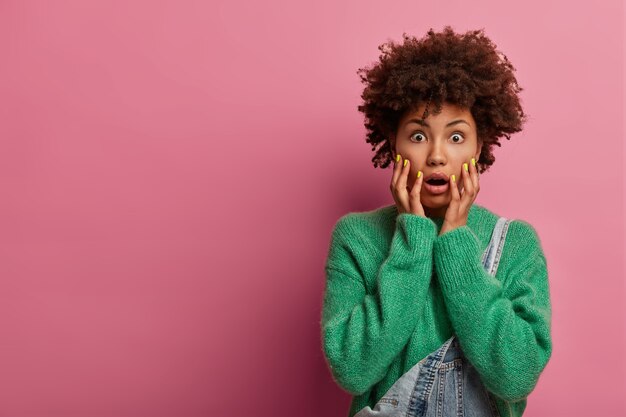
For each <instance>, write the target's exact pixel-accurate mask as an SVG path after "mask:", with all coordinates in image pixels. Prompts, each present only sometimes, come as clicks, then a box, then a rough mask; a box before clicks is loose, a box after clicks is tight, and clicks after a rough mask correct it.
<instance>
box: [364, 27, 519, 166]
mask: <svg viewBox="0 0 626 417" xmlns="http://www.w3.org/2000/svg"><path fill="white" fill-rule="evenodd" d="M403 38H404V42H403V43H402V44H397V43H395V42H393V41H388V42H386V43H383V44H382V45H380V46H379V47H378V49H379V50H380V51H381V52H382V53H381V54H380V56H379V61H378V62H376V63H375V64H374V65H373V66H371V67H369V68H368V67H366V68H359V69H358V71H357V74H358V75H359V76H360V78H361V82H362V83H363V84H365V88H364V90H363V93H362V94H361V98H362V99H363V103H362V104H361V105H359V106H358V110H359V111H360V112H362V113H363V114H364V115H365V127H366V128H367V135H366V136H367V138H366V142H367V143H370V144H371V145H372V150H373V151H375V155H374V157H373V158H372V162H373V164H374V168H376V167H378V166H380V167H382V168H386V167H387V166H388V165H389V164H390V163H391V161H392V142H393V141H394V140H395V135H396V132H397V128H398V124H399V122H400V120H401V119H402V117H403V116H404V115H405V114H406V113H407V112H409V111H413V110H415V109H417V108H418V107H419V105H420V103H424V102H425V103H427V106H426V109H425V112H424V116H423V118H425V117H426V116H427V115H428V110H429V109H428V106H429V105H430V104H431V103H432V104H433V105H434V106H435V108H434V110H433V112H434V113H435V114H438V113H440V112H441V106H442V104H443V103H444V102H445V103H450V104H453V105H457V106H459V107H461V108H465V109H469V110H470V112H471V114H472V116H473V117H474V120H475V122H476V130H477V132H476V133H477V135H478V139H479V141H481V142H482V144H483V146H482V151H481V153H480V157H479V159H478V161H476V163H477V168H478V172H479V173H482V172H484V171H486V170H488V169H489V167H490V166H491V165H492V164H493V163H494V161H495V157H494V155H493V153H492V149H493V146H494V145H497V146H502V145H501V144H500V142H499V138H500V137H502V136H505V137H506V138H507V139H508V140H510V138H511V137H510V134H511V133H515V132H519V131H521V130H522V125H523V124H524V123H525V122H526V121H527V117H528V115H527V114H524V111H523V109H522V106H521V104H520V99H519V97H518V93H519V92H521V91H522V90H523V89H522V88H521V87H519V85H518V84H517V80H516V79H515V76H514V74H513V72H514V71H515V68H514V67H513V65H512V64H511V63H510V62H509V60H508V59H507V57H506V55H504V54H503V53H502V52H500V51H498V50H496V45H495V44H494V43H493V42H492V41H491V40H490V39H489V38H487V37H486V36H485V34H484V29H480V30H470V31H468V32H466V33H465V34H456V33H454V31H453V30H452V28H451V27H450V26H445V27H444V29H443V31H442V32H439V33H435V32H434V31H433V29H432V28H431V29H430V30H429V31H428V33H427V34H426V35H425V36H424V37H423V38H422V39H417V38H415V37H412V36H409V35H407V34H406V33H403Z"/></svg>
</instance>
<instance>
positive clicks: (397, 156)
mask: <svg viewBox="0 0 626 417" xmlns="http://www.w3.org/2000/svg"><path fill="white" fill-rule="evenodd" d="M399 160H400V154H397V155H396V162H398V161H399Z"/></svg>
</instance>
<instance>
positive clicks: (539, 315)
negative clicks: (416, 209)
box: [321, 204, 552, 417]
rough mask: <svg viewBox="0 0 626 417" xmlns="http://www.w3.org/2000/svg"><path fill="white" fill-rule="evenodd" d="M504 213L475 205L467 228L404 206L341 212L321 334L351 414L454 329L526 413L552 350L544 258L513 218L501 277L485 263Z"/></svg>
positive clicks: (504, 403)
mask: <svg viewBox="0 0 626 417" xmlns="http://www.w3.org/2000/svg"><path fill="white" fill-rule="evenodd" d="M497 220H498V215H496V214H495V213H493V212H491V211H489V210H488V209H486V208H484V207H482V206H479V205H477V204H473V205H472V206H471V207H470V211H469V214H468V219H467V225H464V226H461V227H458V228H456V229H453V230H450V231H448V232H446V233H444V234H442V235H439V232H440V230H441V226H442V224H443V218H428V217H422V216H417V215H414V214H411V213H402V214H398V211H397V208H396V206H395V204H393V205H390V206H385V207H380V208H378V209H376V210H371V211H366V212H352V213H348V214H346V215H344V216H342V217H341V218H340V219H339V220H338V221H337V222H336V223H335V226H334V228H333V231H332V237H331V242H330V245H329V249H328V257H327V260H326V265H325V272H326V285H325V291H324V297H323V305H322V317H321V336H322V345H323V352H324V355H325V360H326V363H327V365H328V367H329V369H330V372H331V374H332V377H333V379H334V380H335V381H336V383H337V384H338V385H339V386H340V387H341V388H342V389H343V390H345V391H346V392H348V393H350V394H351V395H352V396H353V398H352V403H351V406H350V412H349V413H350V414H349V416H353V415H354V414H355V413H356V412H358V411H359V410H360V409H362V408H363V407H365V406H366V405H369V406H370V407H372V408H373V407H374V405H375V404H376V403H377V402H378V400H379V399H380V398H381V397H382V396H383V395H384V394H385V393H386V392H387V391H388V390H389V388H391V386H392V385H393V384H394V382H395V381H396V380H398V378H400V376H402V375H403V374H404V373H405V372H407V371H408V370H409V369H411V367H413V366H414V365H415V364H416V363H417V362H419V361H420V360H421V359H423V358H424V357H426V356H427V355H428V354H430V353H431V352H433V351H434V350H436V349H437V348H439V347H440V346H441V345H442V344H443V343H444V342H445V341H446V340H447V339H448V338H450V337H451V336H452V334H455V335H456V336H457V338H458V339H459V342H460V344H461V348H462V350H463V353H464V355H465V356H466V357H467V359H468V360H469V361H470V362H471V363H472V364H473V365H474V367H475V368H476V370H477V372H478V373H479V375H480V376H481V380H482V381H483V384H484V385H485V387H486V388H487V389H488V390H489V391H490V392H491V393H492V395H493V396H494V398H495V400H496V404H497V406H498V410H499V412H500V415H501V416H502V417H506V416H513V417H519V416H521V415H522V414H523V412H524V409H525V408H526V397H527V396H528V395H529V394H530V393H531V392H532V391H533V389H534V388H535V386H536V384H537V382H538V379H539V375H540V374H541V372H542V371H543V369H544V368H545V366H546V364H547V362H548V360H549V358H550V355H551V353H552V340H551V335H550V327H551V316H552V309H551V305H550V291H549V285H548V274H547V264H546V258H545V256H544V253H543V250H542V247H541V242H540V240H539V237H538V235H537V233H536V231H535V230H534V228H533V227H532V226H531V225H530V224H529V223H527V222H525V221H523V220H513V221H512V222H511V223H510V225H509V228H508V232H507V235H506V241H505V244H504V248H503V249H502V258H501V260H500V264H499V266H498V270H497V273H496V276H495V277H492V276H490V275H489V274H488V273H487V272H486V271H485V269H484V267H483V266H482V263H481V256H482V253H483V251H484V250H485V249H486V248H487V246H488V245H489V240H490V238H491V233H492V231H493V228H494V226H495V223H496V221H497Z"/></svg>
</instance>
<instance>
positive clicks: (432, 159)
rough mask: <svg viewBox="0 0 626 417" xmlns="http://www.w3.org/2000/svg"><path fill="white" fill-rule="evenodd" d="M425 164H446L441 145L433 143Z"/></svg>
mask: <svg viewBox="0 0 626 417" xmlns="http://www.w3.org/2000/svg"><path fill="white" fill-rule="evenodd" d="M427 163H428V165H429V166H436V165H445V164H446V156H445V155H444V152H443V146H442V145H441V144H438V143H434V144H433V146H432V147H431V148H430V153H429V154H428V159H427Z"/></svg>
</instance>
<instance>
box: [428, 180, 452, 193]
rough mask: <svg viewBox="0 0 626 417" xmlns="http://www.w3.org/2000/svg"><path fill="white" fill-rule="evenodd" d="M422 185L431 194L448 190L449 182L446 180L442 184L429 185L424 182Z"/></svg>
mask: <svg viewBox="0 0 626 417" xmlns="http://www.w3.org/2000/svg"><path fill="white" fill-rule="evenodd" d="M422 185H423V186H424V188H426V190H427V191H428V192H429V193H431V194H443V193H445V192H446V191H448V187H449V186H450V183H449V182H447V183H445V184H443V185H430V184H429V183H427V182H424V183H423V184H422Z"/></svg>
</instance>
